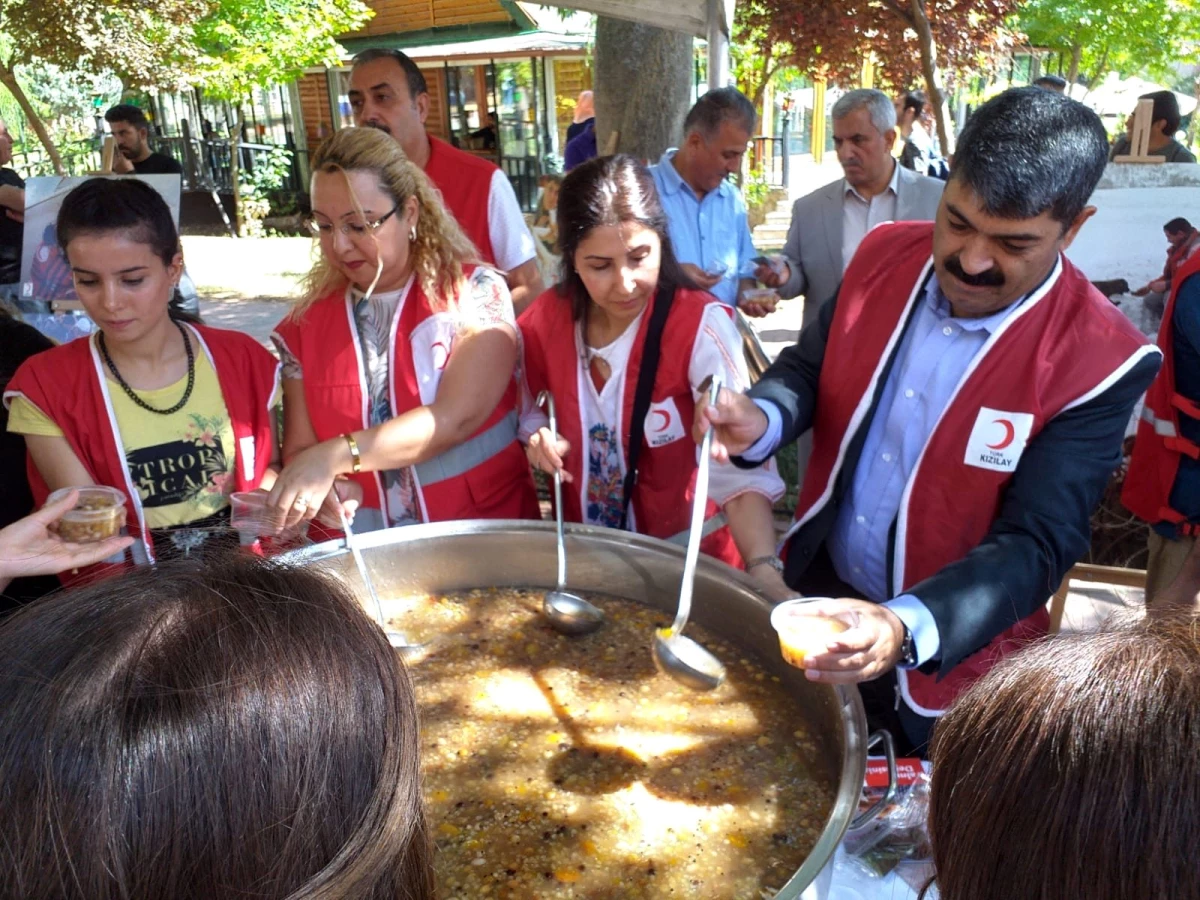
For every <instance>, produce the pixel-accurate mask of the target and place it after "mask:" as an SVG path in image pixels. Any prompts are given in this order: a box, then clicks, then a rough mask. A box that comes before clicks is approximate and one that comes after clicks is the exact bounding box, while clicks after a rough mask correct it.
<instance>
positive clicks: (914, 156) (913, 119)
mask: <svg viewBox="0 0 1200 900" xmlns="http://www.w3.org/2000/svg"><path fill="white" fill-rule="evenodd" d="M895 105H896V128H897V130H898V131H899V133H900V145H901V146H900V155H899V157H897V158H898V159H899V160H900V165H902V166H904V168H906V169H912V170H913V171H914V172H919V173H920V174H922V175H930V176H936V177H939V178H944V177H945V173H946V172H948V171H949V170H948V168H947V167H946V164H945V160H943V159H942V156H941V154H940V153H938V150H937V145H936V144H935V143H934V139H933V137H932V136H931V135H930V134H929V132H928V131H926V130H925V116H926V113H925V109H926V101H925V94H924V92H922V91H905V92H904V93H903V94H901V95H900V96H899V97H897V98H896V104H895ZM893 146H894V145H893Z"/></svg>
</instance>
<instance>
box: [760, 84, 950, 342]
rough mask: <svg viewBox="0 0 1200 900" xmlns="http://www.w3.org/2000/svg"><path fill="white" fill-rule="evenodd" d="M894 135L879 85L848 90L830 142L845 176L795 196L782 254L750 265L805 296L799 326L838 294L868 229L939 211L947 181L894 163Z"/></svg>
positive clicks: (786, 293) (787, 292)
mask: <svg viewBox="0 0 1200 900" xmlns="http://www.w3.org/2000/svg"><path fill="white" fill-rule="evenodd" d="M895 141H896V108H895V106H894V105H893V103H892V101H891V99H890V98H889V97H888V96H887V94H885V93H883V92H882V91H877V90H872V89H867V88H864V89H862V90H855V91H850V92H849V93H847V94H844V95H843V96H842V97H841V98H840V99H839V100H838V101H837V103H835V104H834V105H833V143H834V146H835V147H836V149H837V155H838V162H839V163H841V165H842V171H843V172H844V173H845V177H844V178H842V179H841V180H840V181H835V182H834V183H833V184H828V185H826V186H825V187H821V188H817V190H815V191H813V192H812V193H811V194H808V195H807V196H804V197H801V198H800V199H799V200H797V201H796V203H795V205H794V206H793V207H792V224H791V227H790V228H789V229H788V237H787V244H786V245H785V246H784V248H783V257H782V258H776V259H775V260H773V263H774V265H773V266H759V267H758V269H757V270H756V271H755V277H757V278H758V279H759V280H760V281H762V282H763V283H764V284H766V285H768V286H770V287H774V288H778V289H779V295H780V296H781V297H795V296H796V295H798V294H804V318H803V321H804V324H805V325H807V324H808V323H809V322H812V321H813V320H815V319H816V318H817V311H818V310H819V309H820V308H821V304H822V303H824V302H825V301H826V300H828V299H829V298H830V297H832V296H833V295H834V293H836V291H837V286H838V284H840V283H841V280H842V273H843V272H844V271H845V270H846V266H847V265H849V264H850V258H851V257H852V256H853V255H854V251H855V250H856V249H857V248H858V245H859V243H860V242H861V241H862V239H863V237H865V236H866V233H867V232H868V231H870V230H871V229H872V228H874V227H875V226H876V225H878V224H879V223H880V222H888V221H897V222H899V221H914V220H922V221H932V220H933V218H934V217H935V215H936V214H937V208H938V201H939V200H940V199H941V196H942V188H943V187H944V186H945V182H942V181H939V180H938V179H936V178H929V177H928V176H926V175H918V174H917V173H916V172H912V171H910V170H909V169H906V168H904V167H903V166H901V165H899V164H898V163H897V162H896V160H895V159H894V158H893V157H892V153H891V151H892V145H893V144H894V143H895Z"/></svg>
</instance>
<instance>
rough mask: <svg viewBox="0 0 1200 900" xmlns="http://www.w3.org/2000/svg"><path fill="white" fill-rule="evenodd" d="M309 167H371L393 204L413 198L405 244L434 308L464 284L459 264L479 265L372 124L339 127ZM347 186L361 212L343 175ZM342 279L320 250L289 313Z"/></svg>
mask: <svg viewBox="0 0 1200 900" xmlns="http://www.w3.org/2000/svg"><path fill="white" fill-rule="evenodd" d="M312 169H313V175H314V177H315V176H316V174H317V173H318V172H341V173H342V175H343V177H346V175H347V173H349V172H371V173H372V174H374V175H375V177H376V179H377V180H378V182H379V187H380V190H382V191H383V192H384V193H385V194H387V195H388V196H390V197H391V198H392V200H393V201H394V202H395V203H396V204H397V205H398V206H403V205H404V204H405V203H406V202H407V201H408V198H409V197H416V199H417V226H416V232H417V237H416V240H415V241H412V242H411V243H410V244H409V253H410V254H411V257H412V262H413V271H414V272H415V273H416V276H417V279H418V281H419V282H420V285H421V290H422V291H424V292H425V296H426V297H428V298H429V302H430V303H431V304H433V305H434V306H435V307H438V306H443V307H445V306H448V305H449V304H450V302H451V301H452V298H453V297H455V296H456V295H457V294H458V292H459V289H460V288H461V287H462V286H463V283H464V274H463V266H464V265H467V264H473V265H481V264H482V261H481V260H480V258H479V251H478V250H476V249H475V245H474V244H472V243H471V241H470V239H469V238H468V237H467V236H466V235H465V234H464V233H463V231H462V229H461V228H460V227H459V225H458V223H457V222H456V221H455V220H454V217H453V216H452V215H451V214H450V212H449V210H447V209H446V207H445V204H444V203H443V202H442V198H441V195H440V194H439V193H438V191H437V189H436V188H435V187H434V186H433V182H431V181H430V180H429V179H428V178H427V177H426V175H425V173H424V172H422V171H421V170H420V169H419V168H418V167H417V166H416V165H415V164H414V163H412V162H411V161H410V160H409V159H408V157H407V156H405V155H404V151H403V150H401V149H400V145H399V144H398V143H396V141H395V140H394V139H393V138H392V137H391V136H389V135H387V134H384V133H383V132H382V131H378V130H376V129H374V128H343V129H341V130H340V131H337V132H335V133H334V134H333V136H332V137H330V138H329V139H328V140H327V141H325V142H324V143H323V144H321V146H320V147H319V148H318V149H317V152H316V154H315V155H314V156H313V160H312ZM347 187H348V188H350V198H351V200H352V201H353V203H354V208H355V210H356V211H357V212H358V213H359V215H362V206H361V205H360V204H359V200H358V197H356V196H355V194H354V189H353V188H352V187H350V184H349V179H348V178H347ZM371 239H372V240H373V241H375V242H376V244H378V242H379V237H378V235H376V234H375V233H374V232H372V233H371ZM347 283H348V282H347V280H346V276H345V275H343V274H342V273H341V272H339V271H338V270H337V268H336V267H335V266H334V265H332V264H331V263H330V262H329V260H328V259H327V258H326V257H325V254H324V253H320V254H319V255H318V256H317V257H316V260H315V261H314V263H313V267H312V269H311V270H309V272H308V274H307V275H306V276H305V277H304V279H303V282H302V284H303V288H304V292H303V294H302V296H301V299H300V300H299V302H298V303H297V304H296V306H295V309H293V311H292V314H293V315H297V314H299V313H301V312H303V311H304V310H305V309H307V308H308V307H309V306H311V305H312V304H313V303H315V302H316V301H317V300H320V299H321V298H322V297H325V296H327V295H328V294H329V293H331V292H333V291H335V290H338V289H344V288H345V286H346V285H347Z"/></svg>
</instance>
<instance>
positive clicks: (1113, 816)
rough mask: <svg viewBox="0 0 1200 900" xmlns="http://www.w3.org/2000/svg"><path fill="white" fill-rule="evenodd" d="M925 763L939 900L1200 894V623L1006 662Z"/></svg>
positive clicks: (1038, 651) (1156, 624) (1106, 637)
mask: <svg viewBox="0 0 1200 900" xmlns="http://www.w3.org/2000/svg"><path fill="white" fill-rule="evenodd" d="M930 758H931V760H932V762H933V782H932V785H931V803H930V831H931V837H932V840H933V848H934V852H933V856H934V863H935V866H936V870H937V883H938V889H939V891H940V895H941V897H942V900H1083V898H1088V900H1196V898H1200V851H1198V850H1197V847H1198V845H1200V824H1198V823H1200V617H1198V616H1196V615H1194V614H1188V615H1179V616H1175V617H1171V618H1166V619H1163V620H1159V621H1154V620H1151V621H1145V622H1141V623H1138V624H1136V625H1131V626H1128V627H1123V628H1118V629H1115V630H1112V631H1107V632H1104V633H1100V634H1065V635H1061V636H1058V637H1054V638H1051V639H1049V640H1047V641H1045V642H1043V643H1040V644H1037V645H1035V646H1033V647H1031V648H1030V649H1029V650H1026V651H1025V652H1022V653H1019V654H1017V655H1015V656H1014V657H1012V658H1011V659H1009V660H1005V662H1004V663H1003V664H1001V665H998V666H997V667H996V668H995V669H993V670H992V671H991V672H990V673H988V675H986V676H985V677H984V678H982V679H980V680H979V681H978V682H977V683H976V684H975V685H974V686H973V687H972V688H971V689H970V690H969V691H967V692H966V693H965V694H963V695H962V697H961V698H959V700H958V701H957V702H956V703H955V705H954V707H953V708H952V709H951V710H950V711H949V712H948V713H947V714H946V715H945V716H944V717H943V718H942V719H941V720H940V721H939V722H938V725H937V727H936V728H935V729H934V735H933V741H932V746H931V753H930Z"/></svg>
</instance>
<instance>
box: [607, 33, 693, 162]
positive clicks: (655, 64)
mask: <svg viewBox="0 0 1200 900" xmlns="http://www.w3.org/2000/svg"><path fill="white" fill-rule="evenodd" d="M593 83H594V84H595V103H596V148H597V150H598V151H599V152H600V153H601V154H603V153H604V152H605V150H606V149H607V147H608V142H609V135H610V134H612V132H614V131H616V132H617V133H618V135H619V136H618V140H617V147H616V149H617V152H618V153H631V154H633V155H634V156H636V157H639V158H640V159H643V160H646V161H648V162H651V163H653V162H657V161H658V158H659V157H660V156H662V154H663V151H665V150H666V149H667V148H668V147H675V146H678V144H679V138H680V135H681V132H682V128H683V119H684V116H686V115H687V111H688V101H689V99H690V98H691V85H692V38H691V36H690V35H687V34H683V33H682V32H678V31H667V30H666V29H663V28H654V27H653V26H650V25H639V24H636V23H634V22H626V21H623V20H621V19H610V18H608V17H606V16H599V17H598V18H597V19H596V50H595V69H594V77H593Z"/></svg>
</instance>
